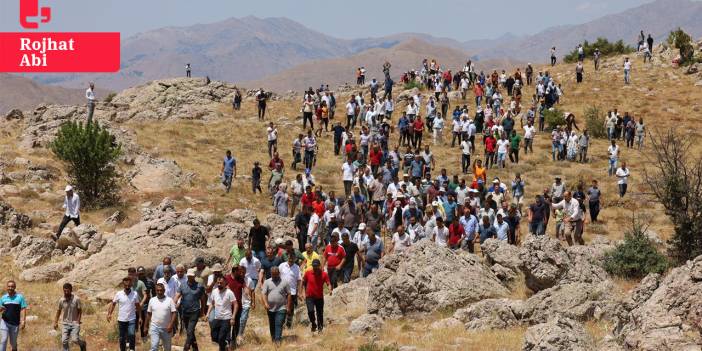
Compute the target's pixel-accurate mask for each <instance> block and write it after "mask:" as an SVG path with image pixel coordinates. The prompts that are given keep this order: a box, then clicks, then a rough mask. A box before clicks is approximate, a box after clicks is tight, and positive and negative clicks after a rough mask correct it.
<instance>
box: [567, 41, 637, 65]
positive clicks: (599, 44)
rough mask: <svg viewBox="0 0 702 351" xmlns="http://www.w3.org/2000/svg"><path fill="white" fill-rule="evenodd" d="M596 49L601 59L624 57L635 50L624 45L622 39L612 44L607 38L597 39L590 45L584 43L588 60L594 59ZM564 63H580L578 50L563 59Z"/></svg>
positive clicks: (586, 42)
mask: <svg viewBox="0 0 702 351" xmlns="http://www.w3.org/2000/svg"><path fill="white" fill-rule="evenodd" d="M595 49H600V54H601V57H607V56H614V55H624V54H629V53H632V52H634V48H632V47H631V46H629V45H626V44H624V41H623V40H621V39H619V40H617V41H616V42H614V43H611V42H610V41H609V40H607V39H606V38H597V40H596V41H595V42H594V43H590V42H588V41H587V40H585V41H584V42H583V51H584V53H585V58H586V59H588V58H590V59H591V58H592V55H593V54H594V53H595ZM563 61H565V62H566V63H575V62H578V49H577V48H576V49H574V50H573V51H571V52H570V53H569V54H568V55H566V56H565V57H564V58H563Z"/></svg>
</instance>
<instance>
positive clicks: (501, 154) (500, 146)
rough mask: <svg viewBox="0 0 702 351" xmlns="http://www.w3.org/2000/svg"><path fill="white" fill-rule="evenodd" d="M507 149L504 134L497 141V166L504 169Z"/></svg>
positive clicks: (507, 145) (507, 142) (507, 143)
mask: <svg viewBox="0 0 702 351" xmlns="http://www.w3.org/2000/svg"><path fill="white" fill-rule="evenodd" d="M508 149H509V140H507V138H505V136H504V134H503V135H502V136H501V137H500V140H498V141H497V166H498V167H500V168H505V159H506V158H507V150H508Z"/></svg>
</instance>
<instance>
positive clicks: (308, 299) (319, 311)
mask: <svg viewBox="0 0 702 351" xmlns="http://www.w3.org/2000/svg"><path fill="white" fill-rule="evenodd" d="M324 284H327V286H330V285H331V284H330V282H329V275H327V272H325V271H323V270H322V265H321V263H320V262H319V260H317V259H315V260H313V261H312V270H309V271H307V272H305V274H304V275H303V276H302V286H304V287H305V305H306V306H307V317H308V318H309V320H310V324H311V325H312V332H313V333H314V332H316V331H319V332H320V333H321V332H322V330H324ZM315 312H316V313H315ZM315 317H316V318H315Z"/></svg>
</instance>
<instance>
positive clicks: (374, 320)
mask: <svg viewBox="0 0 702 351" xmlns="http://www.w3.org/2000/svg"><path fill="white" fill-rule="evenodd" d="M382 327H383V319H382V318H380V316H378V315H377V314H364V315H362V316H360V317H358V318H356V319H354V320H353V321H351V324H350V325H349V329H348V330H349V333H350V334H354V335H359V334H362V335H365V334H375V335H378V334H379V332H380V329H381V328H382Z"/></svg>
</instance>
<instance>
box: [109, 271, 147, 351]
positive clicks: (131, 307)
mask: <svg viewBox="0 0 702 351" xmlns="http://www.w3.org/2000/svg"><path fill="white" fill-rule="evenodd" d="M122 285H123V286H124V290H120V291H118V292H117V294H115V297H114V298H113V299H112V303H110V307H109V308H108V310H107V322H108V323H110V322H111V321H112V312H114V310H115V306H118V314H117V325H118V327H119V348H120V350H126V349H127V343H129V349H130V350H132V351H134V349H135V348H136V334H135V332H136V321H137V313H141V303H140V302H139V296H138V295H137V293H136V291H134V290H132V279H131V278H129V277H125V278H124V279H122Z"/></svg>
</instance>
